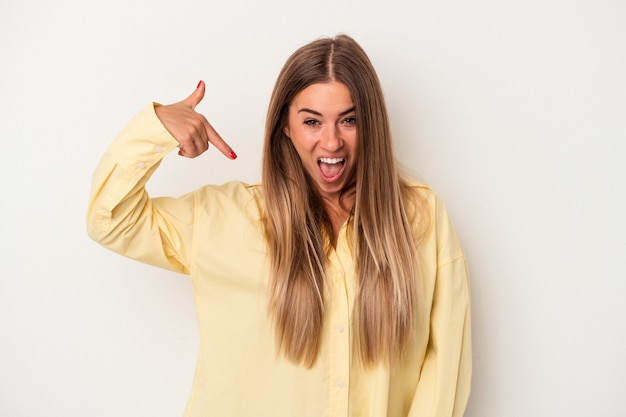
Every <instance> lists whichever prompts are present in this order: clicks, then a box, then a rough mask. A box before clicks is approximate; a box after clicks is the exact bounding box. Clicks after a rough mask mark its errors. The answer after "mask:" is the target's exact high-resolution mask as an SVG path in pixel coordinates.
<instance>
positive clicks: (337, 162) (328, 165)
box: [317, 158, 346, 182]
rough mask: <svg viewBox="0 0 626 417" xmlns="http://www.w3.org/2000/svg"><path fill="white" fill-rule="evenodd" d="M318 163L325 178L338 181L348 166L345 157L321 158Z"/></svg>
mask: <svg viewBox="0 0 626 417" xmlns="http://www.w3.org/2000/svg"><path fill="white" fill-rule="evenodd" d="M317 165H318V166H319V167H320V173H321V174H322V177H323V178H324V180H326V181H328V182H332V181H336V180H338V179H339V178H340V177H341V174H342V173H343V169H344V168H345V166H346V159H345V158H319V159H318V160H317Z"/></svg>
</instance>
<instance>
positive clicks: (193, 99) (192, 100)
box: [183, 80, 205, 109]
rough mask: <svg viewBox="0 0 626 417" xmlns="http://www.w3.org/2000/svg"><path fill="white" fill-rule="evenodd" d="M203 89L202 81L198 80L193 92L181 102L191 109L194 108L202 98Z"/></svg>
mask: <svg viewBox="0 0 626 417" xmlns="http://www.w3.org/2000/svg"><path fill="white" fill-rule="evenodd" d="M204 91H205V85H204V81H202V80H200V82H199V83H198V86H197V87H196V89H195V90H194V92H193V93H191V95H190V96H189V97H187V98H186V99H184V100H183V103H185V104H186V105H188V106H189V107H191V108H192V109H195V108H196V106H197V105H198V103H200V102H201V101H202V99H203V98H204Z"/></svg>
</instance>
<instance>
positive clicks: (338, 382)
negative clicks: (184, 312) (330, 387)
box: [337, 379, 343, 388]
mask: <svg viewBox="0 0 626 417" xmlns="http://www.w3.org/2000/svg"><path fill="white" fill-rule="evenodd" d="M337 386H338V387H339V388H343V381H342V380H341V379H340V380H339V381H337Z"/></svg>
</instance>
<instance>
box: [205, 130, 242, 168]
mask: <svg viewBox="0 0 626 417" xmlns="http://www.w3.org/2000/svg"><path fill="white" fill-rule="evenodd" d="M206 132H207V136H208V138H209V143H211V144H212V145H213V146H215V147H216V148H217V149H218V150H219V151H220V152H221V153H222V154H224V156H226V157H227V158H230V159H237V154H236V153H235V152H234V151H233V149H232V148H231V147H230V146H229V145H228V144H227V143H226V141H225V140H224V139H222V137H221V136H220V134H219V133H217V131H216V130H215V129H213V126H211V124H210V123H209V122H208V121H207V122H206Z"/></svg>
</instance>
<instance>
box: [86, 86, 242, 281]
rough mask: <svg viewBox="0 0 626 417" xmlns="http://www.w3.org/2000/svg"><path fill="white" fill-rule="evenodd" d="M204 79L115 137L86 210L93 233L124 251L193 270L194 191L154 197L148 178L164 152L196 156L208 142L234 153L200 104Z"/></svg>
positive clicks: (145, 113) (161, 264)
mask: <svg viewBox="0 0 626 417" xmlns="http://www.w3.org/2000/svg"><path fill="white" fill-rule="evenodd" d="M204 88H205V86H204V83H203V82H201V83H200V84H198V87H197V88H196V90H195V91H194V92H193V93H192V94H191V95H190V96H189V97H187V98H186V99H184V100H182V101H180V102H178V103H174V104H171V105H167V106H160V105H158V104H151V105H149V106H147V107H146V108H145V109H143V110H142V111H141V112H140V113H139V114H138V115H137V116H135V117H134V118H133V119H132V120H131V121H130V122H129V123H128V125H127V126H126V127H125V128H124V129H123V130H122V132H121V133H120V134H119V136H118V137H117V138H116V139H115V140H114V141H113V143H111V145H110V147H109V149H108V150H107V152H106V153H105V154H104V155H103V157H102V158H101V160H100V163H99V164H98V167H97V168H96V171H95V172H94V175H93V181H92V186H91V196H90V201H89V209H88V213H87V231H88V234H89V236H90V237H91V238H92V239H94V240H95V241H97V242H98V243H100V244H102V245H103V246H105V247H107V248H109V249H111V250H113V251H115V252H117V253H120V254H122V255H124V256H127V257H130V258H133V259H136V260H139V261H142V262H146V263H149V264H152V265H155V266H159V267H162V268H167V269H171V270H175V271H178V272H182V273H188V272H189V256H190V247H191V241H192V238H193V222H194V196H193V194H189V195H187V196H183V197H181V198H154V199H152V198H150V197H149V196H148V193H147V192H146V189H145V184H146V182H147V181H148V179H149V178H150V176H151V175H152V173H153V172H154V171H155V170H156V168H157V167H158V166H159V164H160V163H161V160H162V159H163V157H164V156H165V155H166V154H167V153H168V152H170V151H172V150H174V149H176V148H177V147H179V154H180V155H182V156H185V157H190V158H193V157H196V156H198V155H200V154H201V153H203V152H205V151H206V150H207V148H208V146H209V143H212V144H214V145H215V147H216V148H218V149H219V150H220V151H221V152H222V153H224V154H225V155H227V156H228V157H229V158H231V159H234V158H235V157H236V155H235V153H234V152H233V151H232V149H231V148H230V147H229V146H228V145H227V144H226V143H225V142H224V140H223V139H222V138H221V137H220V136H219V134H218V133H217V132H216V131H215V129H213V127H212V126H211V125H210V124H209V123H208V121H207V120H206V119H205V118H204V116H202V115H201V114H199V113H197V112H196V111H195V107H196V105H197V104H198V103H199V102H200V100H202V97H203V96H204Z"/></svg>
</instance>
